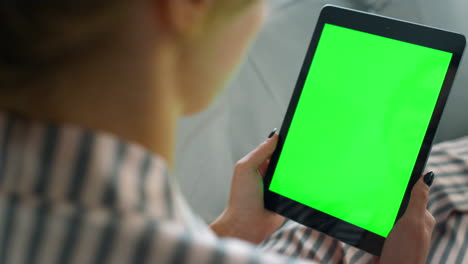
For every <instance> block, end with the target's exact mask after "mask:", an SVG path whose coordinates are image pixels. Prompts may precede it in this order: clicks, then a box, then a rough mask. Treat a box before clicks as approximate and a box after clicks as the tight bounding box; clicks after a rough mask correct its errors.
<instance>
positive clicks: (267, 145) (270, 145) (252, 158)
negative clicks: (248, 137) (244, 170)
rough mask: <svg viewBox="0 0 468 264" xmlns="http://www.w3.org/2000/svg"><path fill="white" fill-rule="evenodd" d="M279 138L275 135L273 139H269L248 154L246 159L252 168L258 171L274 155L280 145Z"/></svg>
mask: <svg viewBox="0 0 468 264" xmlns="http://www.w3.org/2000/svg"><path fill="white" fill-rule="evenodd" d="M278 138H279V136H278V134H276V133H275V134H274V135H273V136H272V137H271V138H268V139H267V140H265V141H264V142H263V143H262V144H260V145H259V146H258V147H257V148H256V149H254V150H252V151H251V152H250V153H249V154H247V156H246V157H245V158H246V161H247V162H248V163H249V166H250V167H251V168H255V169H257V168H258V167H260V165H262V164H263V163H264V162H265V161H266V160H267V159H268V158H269V157H270V156H271V155H272V154H273V152H274V151H275V149H276V146H277V145H278Z"/></svg>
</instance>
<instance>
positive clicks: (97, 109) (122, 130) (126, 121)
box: [0, 49, 182, 164]
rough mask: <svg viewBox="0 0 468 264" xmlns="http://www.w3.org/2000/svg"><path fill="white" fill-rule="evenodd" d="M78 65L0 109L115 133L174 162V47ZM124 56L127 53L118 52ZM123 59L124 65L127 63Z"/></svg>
mask: <svg viewBox="0 0 468 264" xmlns="http://www.w3.org/2000/svg"><path fill="white" fill-rule="evenodd" d="M159 50H160V51H161V52H157V54H153V55H154V56H157V58H158V60H157V61H158V62H157V65H155V63H154V61H155V60H154V59H151V58H148V53H147V51H146V53H143V52H142V53H141V54H140V53H139V52H135V53H134V54H127V55H131V56H125V59H124V58H116V57H114V58H113V59H112V60H106V59H103V60H100V62H96V61H97V60H93V62H92V63H89V64H88V63H82V64H81V65H79V64H76V65H74V66H73V68H70V69H67V70H66V71H62V72H60V73H59V74H56V75H55V76H54V77H53V78H49V79H47V80H46V81H44V82H41V85H36V87H25V88H24V89H22V91H23V94H19V95H18V96H15V100H13V101H10V103H5V104H6V105H5V104H4V103H3V102H0V108H2V104H3V106H4V107H3V108H6V109H10V110H13V111H16V112H19V113H20V114H22V115H25V116H27V117H29V118H33V119H38V120H47V121H52V122H57V123H72V124H76V125H79V126H82V127H84V128H88V129H93V130H98V131H106V132H110V133H112V134H114V135H116V136H118V137H121V138H122V139H124V140H128V141H133V142H136V143H139V144H141V145H143V146H144V147H146V148H148V149H149V150H150V151H153V152H155V153H157V154H159V155H161V156H162V157H163V158H164V159H166V161H167V162H168V163H169V164H172V162H173V157H174V149H175V135H176V129H177V120H178V119H179V117H180V116H181V113H182V107H181V104H180V102H179V100H178V97H177V92H176V89H175V88H176V87H175V85H176V83H175V80H176V79H175V78H174V77H175V75H174V73H175V72H176V71H175V69H174V67H171V65H173V63H172V62H173V60H172V58H171V56H170V54H171V52H170V50H163V49H159ZM117 56H123V55H117ZM123 62H124V63H123Z"/></svg>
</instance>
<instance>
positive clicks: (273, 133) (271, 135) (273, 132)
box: [268, 128, 278, 138]
mask: <svg viewBox="0 0 468 264" xmlns="http://www.w3.org/2000/svg"><path fill="white" fill-rule="evenodd" d="M277 130H278V129H277V128H275V129H273V131H271V133H270V135H268V138H271V137H273V136H274V135H275V133H276V131H277Z"/></svg>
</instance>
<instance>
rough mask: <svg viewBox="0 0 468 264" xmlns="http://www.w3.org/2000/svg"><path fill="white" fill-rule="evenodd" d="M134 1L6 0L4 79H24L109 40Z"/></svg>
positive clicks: (1, 12) (0, 21) (2, 16)
mask: <svg viewBox="0 0 468 264" xmlns="http://www.w3.org/2000/svg"><path fill="white" fill-rule="evenodd" d="M131 2H132V1H128V0H77V1H66V0H65V1H64V0H40V1H36V0H2V1H1V2H0V35H1V36H2V41H0V85H1V86H2V87H7V86H17V85H21V84H22V83H24V82H28V81H29V80H32V79H35V78H37V77H38V76H40V75H42V74H45V73H47V72H51V71H54V69H57V68H60V67H62V66H63V65H65V64H67V63H70V62H73V58H77V57H80V56H82V55H83V54H84V53H88V52H89V51H90V50H91V49H96V48H98V47H102V46H105V45H106V41H107V42H108V41H109V40H110V39H111V38H110V36H111V35H112V34H113V33H114V32H115V29H116V26H115V25H116V24H117V23H119V21H120V20H121V18H122V14H123V11H124V10H125V8H126V5H127V3H131ZM1 90H3V88H0V91H1Z"/></svg>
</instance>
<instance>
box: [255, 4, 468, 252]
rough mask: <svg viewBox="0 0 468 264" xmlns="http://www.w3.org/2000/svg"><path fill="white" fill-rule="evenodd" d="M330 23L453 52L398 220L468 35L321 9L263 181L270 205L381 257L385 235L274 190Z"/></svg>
mask: <svg viewBox="0 0 468 264" xmlns="http://www.w3.org/2000/svg"><path fill="white" fill-rule="evenodd" d="M326 23H328V24H333V25H337V26H341V27H345V28H349V29H354V30H358V31H361V32H367V33H371V34H374V35H378V36H383V37H387V38H391V39H395V40H401V41H404V42H408V43H413V44H416V45H420V46H425V47H429V48H433V49H438V50H442V51H447V52H450V53H452V54H453V57H452V60H451V62H450V65H449V69H448V71H447V75H446V76H445V80H444V83H443V86H442V89H441V92H440V94H439V98H438V100H437V104H436V106H435V108H434V112H433V114H432V117H431V120H430V123H429V126H428V130H427V131H426V135H425V137H424V140H423V143H422V146H421V149H420V151H419V154H418V158H417V160H416V164H415V166H414V169H413V172H412V174H411V178H410V181H409V184H408V187H407V189H406V191H405V195H404V197H403V201H402V204H401V206H400V209H399V212H398V215H397V218H396V219H397V220H398V219H399V218H400V217H401V216H402V215H403V213H404V211H405V209H406V207H407V205H408V201H409V197H410V194H411V189H412V188H413V186H414V184H415V183H416V182H417V180H418V179H419V177H420V175H421V174H422V172H423V170H424V167H425V166H426V162H427V158H428V155H429V152H430V150H431V147H432V142H433V140H434V137H435V134H436V130H437V126H438V124H439V121H440V118H441V116H442V113H443V110H444V107H445V104H446V102H447V99H448V95H449V93H450V89H451V87H452V84H453V82H454V79H455V75H456V72H457V69H458V66H459V64H460V61H461V58H462V54H463V51H464V49H465V45H466V39H465V37H464V36H463V35H461V34H457V33H453V32H449V31H445V30H441V29H436V28H432V27H428V26H423V25H419V24H415V23H411V22H405V21H401V20H397V19H392V18H388V17H384V16H380V15H375V14H369V13H365V12H361V11H355V10H351V9H347V8H342V7H338V6H334V5H326V6H324V7H323V8H322V11H321V13H320V17H319V19H318V22H317V25H316V28H315V31H314V33H313V36H312V40H311V41H310V44H309V48H308V51H307V54H306V56H305V59H304V63H303V65H302V69H301V71H300V74H299V78H298V81H297V83H296V87H295V89H294V92H293V95H292V98H291V101H290V104H289V107H288V110H287V112H286V115H285V118H284V121H283V125H282V127H281V130H280V132H279V141H278V146H277V148H276V150H275V152H274V153H273V155H272V157H271V160H270V165H269V167H268V169H267V172H266V176H265V179H264V201H265V208H267V209H269V210H272V211H275V212H277V213H279V214H281V215H284V216H286V217H288V218H290V219H292V220H294V221H297V222H299V223H301V224H304V225H306V226H309V227H312V228H314V229H317V230H318V231H320V232H323V233H325V234H328V235H330V236H332V237H335V238H337V239H339V240H341V241H343V242H345V243H348V244H350V245H352V246H355V247H358V248H360V249H363V250H365V251H367V252H369V253H371V254H374V255H377V256H379V255H380V253H381V250H382V247H383V244H384V242H385V238H384V237H382V236H379V235H377V234H375V233H372V232H370V231H368V230H365V229H362V228H360V227H357V226H355V225H352V224H350V223H348V222H345V221H343V220H341V219H338V218H335V217H333V216H331V215H328V214H326V213H324V212H320V211H318V210H316V209H313V208H311V207H308V206H306V205H304V204H301V203H299V202H296V201H294V200H291V199H289V198H287V197H284V196H281V195H279V194H277V193H274V192H272V191H270V190H269V186H270V183H271V179H272V176H273V173H274V171H275V168H276V164H277V162H278V159H279V156H280V153H281V150H282V148H283V144H284V139H285V138H286V135H287V133H288V130H289V127H290V125H291V121H292V117H293V115H294V112H295V110H296V107H297V103H298V101H299V97H300V95H301V92H302V89H303V86H304V83H305V80H306V77H307V75H308V73H309V68H310V66H311V63H312V59H313V57H314V54H315V51H316V48H317V45H318V41H319V39H320V36H321V34H322V30H323V27H324V25H325V24H326ZM337 226H339V227H340V230H353V231H356V234H359V239H356V237H355V236H354V237H353V236H351V237H350V236H348V235H347V234H346V232H338V231H336V230H335V229H337Z"/></svg>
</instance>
